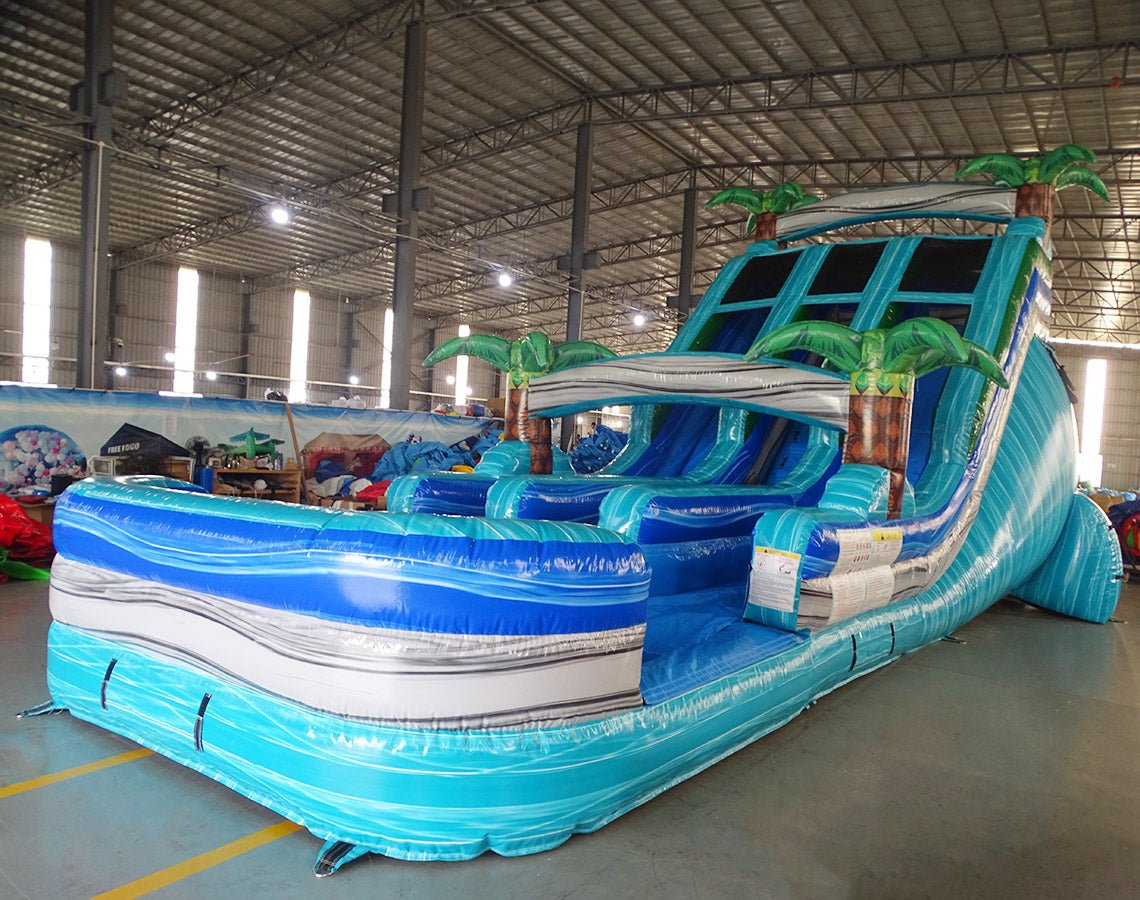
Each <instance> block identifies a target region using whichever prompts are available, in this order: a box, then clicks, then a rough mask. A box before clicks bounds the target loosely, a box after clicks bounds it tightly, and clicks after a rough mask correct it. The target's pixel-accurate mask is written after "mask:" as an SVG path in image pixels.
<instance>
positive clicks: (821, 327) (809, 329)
mask: <svg viewBox="0 0 1140 900" xmlns="http://www.w3.org/2000/svg"><path fill="white" fill-rule="evenodd" d="M862 342H863V336H862V335H861V334H859V332H857V331H855V329H853V328H848V327H847V326H846V325H840V324H838V323H837V322H792V323H790V324H788V325H784V326H782V327H780V328H777V329H776V330H775V331H773V332H772V333H771V334H768V335H765V336H764V337H762V338H760V339H759V340H758V341H756V343H754V344H753V345H752V346H751V347H750V348H749V350H748V352H747V353H745V354H744V359H745V360H747V361H749V362H751V361H752V360H754V359H757V358H758V357H761V356H774V355H775V354H777V353H783V352H785V351H787V350H807V351H808V352H810V353H818V354H819V355H820V356H823V357H826V358H827V359H829V360H831V362H832V363H833V364H834V365H835V366H836V368H838V369H839V370H841V371H843V372H846V373H847V374H851V373H852V372H854V371H855V370H856V369H858V368H859V349H860V345H861V344H862Z"/></svg>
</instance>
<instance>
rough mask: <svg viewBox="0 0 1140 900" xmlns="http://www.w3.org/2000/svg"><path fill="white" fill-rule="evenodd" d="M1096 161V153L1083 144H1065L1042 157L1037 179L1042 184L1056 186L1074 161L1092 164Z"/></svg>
mask: <svg viewBox="0 0 1140 900" xmlns="http://www.w3.org/2000/svg"><path fill="white" fill-rule="evenodd" d="M1094 162H1096V154H1095V153H1093V152H1092V151H1091V150H1090V149H1089V148H1088V147H1085V146H1083V145H1081V144H1063V145H1062V146H1060V147H1057V148H1055V149H1053V150H1050V151H1049V152H1048V153H1046V154H1045V155H1044V156H1043V157H1042V158H1041V168H1040V169H1039V170H1038V172H1037V180H1038V181H1040V182H1041V183H1042V184H1051V185H1053V186H1054V187H1056V184H1057V181H1056V180H1057V177H1058V176H1059V175H1061V173H1062V172H1064V171H1065V169H1067V168H1068V167H1070V166H1071V165H1072V164H1073V163H1084V164H1085V165H1090V164H1092V163H1094Z"/></svg>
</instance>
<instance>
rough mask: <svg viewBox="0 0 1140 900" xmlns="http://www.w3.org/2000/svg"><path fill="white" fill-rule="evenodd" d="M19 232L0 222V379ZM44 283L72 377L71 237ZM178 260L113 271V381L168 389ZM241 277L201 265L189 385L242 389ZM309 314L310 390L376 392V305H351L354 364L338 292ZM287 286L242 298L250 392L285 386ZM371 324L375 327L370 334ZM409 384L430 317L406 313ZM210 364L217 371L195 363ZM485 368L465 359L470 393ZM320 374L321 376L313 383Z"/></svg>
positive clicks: (207, 390)
mask: <svg viewBox="0 0 1140 900" xmlns="http://www.w3.org/2000/svg"><path fill="white" fill-rule="evenodd" d="M24 238H25V235H24V234H23V233H20V232H16V231H9V230H0V379H4V380H12V381H16V380H19V378H20V368H21V364H20V347H21V335H22V332H23V247H24ZM52 250H53V287H52V339H53V340H52V348H53V349H52V355H53V359H52V362H51V380H52V381H53V382H55V383H57V384H59V385H61V386H64V387H70V386H72V385H74V384H75V344H76V334H77V332H78V295H79V259H78V252H77V249H76V247H75V245H74V244H68V243H65V242H60V241H55V242H53V244H52ZM177 273H178V268H177V266H176V265H173V264H167V263H146V264H143V265H138V266H133V267H131V268H129V269H125V270H121V271H119V272H116V273H115V281H114V299H115V311H114V320H113V325H112V329H111V335H110V336H111V337H112V338H117V339H118V340H120V341H121V342H122V343H121V345H113V346H112V347H111V349H110V354H109V356H110V358H111V359H113V360H114V361H115V362H119V363H122V364H123V365H125V366H126V367H127V369H128V372H129V374H128V375H127V376H126V377H125V378H112V381H113V386H114V387H115V388H116V389H121V390H132V391H148V392H153V391H159V390H169V389H170V388H171V387H172V386H173V372H172V370H171V366H170V364H169V363H167V362H166V361H165V360H164V358H163V355H164V354H165V353H166V352H167V351H170V350H173V349H174V312H175V305H176V293H177ZM242 291H243V284H242V281H241V279H240V278H239V277H238V276H236V275H231V274H227V273H219V272H213V271H210V270H208V269H199V307H198V337H197V357H196V358H197V365H196V368H197V370H198V373H199V374H198V377H197V378H196V381H195V389H196V390H198V391H200V392H202V393H203V394H207V395H210V396H221V397H242V396H245V391H246V383H247V379H246V378H244V377H239V375H240V373H241V372H242V371H243V363H242V360H241V359H240V354H241V343H242V336H241V296H242ZM311 296H312V301H311V302H312V306H311V315H310V324H309V334H310V338H309V366H308V377H309V381H310V382H311V383H310V386H309V399H310V401H312V402H316V403H328V402H331V401H332V400H335V399H336V398H337V397H339V396H342V395H348V396H351V395H352V394H353V393H359V394H360V395H361V396H362V397H363V398H364V399H365V400H367V401H368V405H369V406H375V405H376V404H377V403H378V402H379V399H380V398H379V386H380V338H381V336H382V335H383V315H384V311H383V308H379V309H370V310H367V311H364V312H362V313H360V314H359V317H358V318H359V322H360V323H361V325H364V326H367V329H368V330H365V328H363V327H356V328H354V329H353V338H354V344H355V346H354V347H353V348H352V349H351V356H350V357H349V359H350V360H351V366H350V367H349V368H350V369H352V371H347V370H346V368H345V361H346V349H345V348H344V347H343V343H344V329H343V324H342V316H343V314H344V312H345V310H346V308H347V307H346V304H345V303H344V301H343V300H342V299H340V298H338V297H336V296H335V295H333V294H330V293H327V292H322V291H320V290H314V291H312V292H311ZM292 320H293V290H292V289H291V288H279V289H276V290H272V291H266V292H263V293H259V294H254V295H253V297H252V300H251V305H250V321H251V323H252V325H253V328H252V330H251V334H250V335H249V360H248V367H247V368H244V371H247V372H248V373H249V375H250V376H252V377H251V378H250V379H249V380H248V381H249V385H250V387H249V396H251V397H257V398H259V397H262V396H264V393H265V391H266V390H267V389H269V388H274V389H278V390H284V391H287V390H288V383H289V355H290V354H289V350H290V344H291V340H292ZM369 331H371V332H372V334H374V335H375V337H373V336H372V335H371V334H369ZM413 333H414V334H415V345H414V346H413V348H412V359H413V366H412V386H413V389H414V390H427V389H429V387H430V380H429V379H430V375H429V374H428V373H425V371H424V370H423V368H422V367H421V366H420V365H419V360H422V359H423V357H424V356H426V355H427V354H428V353H429V352H430V351H431V349H432V346H431V343H430V335H431V323H430V322H429V321H427V320H419V319H417V321H416V322H415V323H414V329H413ZM206 370H214V371H217V372H219V373H221V374H220V376H219V378H218V380H217V381H207V380H206V379H205V377H203V375H202V373H204V372H205V371H206ZM350 374H356V375H357V376H359V377H360V379H361V382H362V384H363V385H374V386H375V389H374V390H372V391H367V390H364V389H360V388H353V387H350V386H349V385H348V384H347V379H348V376H349V375H350ZM493 375H494V373H493V371H492V370H491V369H490V367H488V366H484V365H483V364H481V363H479V364H476V365H474V366H473V367H472V379H473V380H472V381H471V385H472V387H473V388H475V395H476V396H490V395H492V394H493V393H494V392H493V390H492V387H493ZM437 377H438V379H439V380H438V383H440V384H442V375H439V376H437ZM313 382H316V383H313ZM320 382H328V383H329V384H320ZM430 405H431V404H430V403H429V399H428V398H426V397H425V398H421V399H420V400H419V401H414V402H413V404H412V408H413V409H416V408H428V407H429V406H430Z"/></svg>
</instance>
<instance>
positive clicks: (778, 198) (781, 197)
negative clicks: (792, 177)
mask: <svg viewBox="0 0 1140 900" xmlns="http://www.w3.org/2000/svg"><path fill="white" fill-rule="evenodd" d="M803 198H804V191H803V188H801V187H800V186H799V185H798V184H796V183H795V182H794V181H785V182H783V183H782V184H779V185H777V186H776V187H775V188H773V189H772V191H771V192H770V193H769V194H768V208H769V209H770V210H771V211H772V212H774V213H784V212H787V211H788V210H791V209H795V208H796V206H797V204H799V202H800V201H801V200H803Z"/></svg>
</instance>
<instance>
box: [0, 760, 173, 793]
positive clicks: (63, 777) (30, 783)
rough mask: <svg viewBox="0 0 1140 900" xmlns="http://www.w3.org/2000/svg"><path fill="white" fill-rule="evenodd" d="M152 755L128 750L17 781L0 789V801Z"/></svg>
mask: <svg viewBox="0 0 1140 900" xmlns="http://www.w3.org/2000/svg"><path fill="white" fill-rule="evenodd" d="M153 755H154V751H153V750H147V749H146V748H145V747H140V748H139V749H138V750H129V751H128V752H126V753H120V754H119V755H118V756H108V757H107V758H106V759H97V760H96V761H95V762H91V763H87V764H86V765H82V766H75V767H74V768H71V769H64V770H63V771H62V772H54V773H53V774H51V775H41V776H40V777H39V778H31V779H29V780H27V781H17V782H16V783H15V784H10V785H8V786H7V787H0V800H3V799H4V798H5V797H15V796H16V795H17V794H23V793H26V792H28V791H34V790H35V789H36V788H42V787H47V786H48V785H49V784H58V783H59V782H61V781H67V780H68V779H69V778H78V777H79V776H80V775H88V774H90V773H91V772H98V771H99V770H100V769H109V768H110V767H111V766H117V765H119V763H125V762H131V761H132V760H135V759H142V758H143V757H144V756H153Z"/></svg>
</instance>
